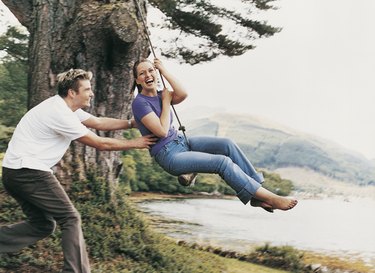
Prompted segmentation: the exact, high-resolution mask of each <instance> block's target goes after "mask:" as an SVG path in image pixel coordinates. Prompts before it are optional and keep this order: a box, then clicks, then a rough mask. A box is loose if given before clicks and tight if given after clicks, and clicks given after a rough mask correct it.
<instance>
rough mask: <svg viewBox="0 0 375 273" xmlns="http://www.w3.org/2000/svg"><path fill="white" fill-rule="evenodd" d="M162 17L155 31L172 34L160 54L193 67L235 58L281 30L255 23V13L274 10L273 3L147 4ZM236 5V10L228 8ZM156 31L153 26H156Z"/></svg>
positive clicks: (164, 0)
mask: <svg viewBox="0 0 375 273" xmlns="http://www.w3.org/2000/svg"><path fill="white" fill-rule="evenodd" d="M149 2H150V4H151V5H152V6H154V7H156V8H157V9H158V10H160V11H161V12H162V13H163V15H164V21H163V23H160V24H159V25H158V27H160V28H164V29H165V28H167V29H169V30H174V31H175V32H174V33H175V34H174V35H173V34H172V35H170V36H169V39H168V38H163V40H162V41H161V43H160V46H161V47H162V48H161V50H162V54H163V55H164V56H167V57H170V58H179V59H183V60H184V61H185V62H188V63H191V64H195V63H199V62H203V61H210V60H212V59H214V58H216V57H218V56H220V55H225V56H238V55H242V54H243V53H245V52H246V51H248V50H250V49H253V48H254V45H253V41H254V40H255V39H258V38H261V37H269V36H272V35H273V34H274V33H276V32H279V31H280V28H277V27H273V26H270V25H268V24H267V23H266V22H264V21H259V20H255V16H256V15H257V13H259V12H261V11H264V10H269V9H274V8H275V7H274V6H272V5H271V2H274V0H231V1H230V3H228V2H229V1H224V2H225V4H221V5H220V1H217V0H198V1H192V0H150V1H149ZM232 5H235V6H236V7H237V8H235V9H234V8H227V7H226V6H232ZM155 27H156V26H155Z"/></svg>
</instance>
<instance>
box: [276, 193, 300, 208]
mask: <svg viewBox="0 0 375 273" xmlns="http://www.w3.org/2000/svg"><path fill="white" fill-rule="evenodd" d="M297 203H298V201H297V200H296V199H292V198H288V197H283V196H277V195H276V196H274V197H272V198H271V199H270V200H269V204H270V205H271V206H272V208H274V209H280V210H289V209H292V208H294V207H295V206H296V205H297Z"/></svg>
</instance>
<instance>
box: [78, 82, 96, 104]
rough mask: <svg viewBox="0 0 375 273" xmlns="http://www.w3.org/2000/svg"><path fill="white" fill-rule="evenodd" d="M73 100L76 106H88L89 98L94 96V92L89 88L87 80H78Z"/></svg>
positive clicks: (89, 84)
mask: <svg viewBox="0 0 375 273" xmlns="http://www.w3.org/2000/svg"><path fill="white" fill-rule="evenodd" d="M75 94H76V95H75V97H74V102H75V105H77V106H78V108H85V107H89V106H90V102H91V99H92V98H93V97H94V93H93V92H92V89H91V83H90V81H89V80H80V81H79V88H78V92H75Z"/></svg>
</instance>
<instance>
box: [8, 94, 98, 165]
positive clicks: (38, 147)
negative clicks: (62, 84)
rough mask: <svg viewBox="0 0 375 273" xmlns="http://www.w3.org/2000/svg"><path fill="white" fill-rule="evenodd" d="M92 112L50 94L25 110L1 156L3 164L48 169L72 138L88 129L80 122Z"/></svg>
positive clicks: (83, 133) (80, 135)
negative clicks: (73, 107)
mask: <svg viewBox="0 0 375 273" xmlns="http://www.w3.org/2000/svg"><path fill="white" fill-rule="evenodd" d="M90 117H91V114H89V113H87V112H85V111H83V110H81V109H78V110H77V111H75V112H73V111H72V110H71V109H70V108H69V107H68V105H67V104H66V102H65V101H64V100H63V99H62V98H61V97H60V96H59V95H56V96H53V97H51V98H49V99H46V100H45V101H43V102H41V103H40V104H38V105H37V106H35V107H34V108H32V109H31V110H30V111H28V112H27V113H26V114H25V115H24V116H23V118H22V119H21V120H20V122H19V123H18V125H17V127H16V129H15V131H14V133H13V136H12V139H11V140H10V142H9V144H8V149H7V151H6V153H5V156H4V159H3V167H6V168H10V169H20V168H29V169H35V170H41V171H51V168H52V167H53V166H54V165H56V163H57V162H59V161H60V159H61V158H62V157H63V156H64V154H65V152H66V150H67V149H68V147H69V145H70V143H71V141H72V140H74V139H77V138H80V137H82V136H84V135H86V134H87V133H88V129H87V128H86V127H85V126H84V125H83V124H82V123H81V122H83V121H85V120H87V119H88V118H90Z"/></svg>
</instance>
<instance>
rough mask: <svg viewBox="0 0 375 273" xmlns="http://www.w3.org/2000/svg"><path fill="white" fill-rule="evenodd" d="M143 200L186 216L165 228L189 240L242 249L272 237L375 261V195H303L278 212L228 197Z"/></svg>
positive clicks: (158, 210) (164, 212)
mask: <svg viewBox="0 0 375 273" xmlns="http://www.w3.org/2000/svg"><path fill="white" fill-rule="evenodd" d="M140 206H141V208H142V209H143V210H146V211H149V212H150V213H151V214H154V215H159V216H163V217H166V218H168V219H172V220H176V221H181V222H178V223H177V224H176V223H174V224H173V226H171V225H169V227H168V229H166V230H164V232H166V233H167V234H168V235H170V236H172V237H175V238H178V239H184V240H187V241H189V242H198V243H202V244H212V245H216V246H221V247H222V248H225V249H233V250H237V251H246V250H249V249H250V248H251V247H252V246H253V245H254V244H256V245H262V244H264V243H266V242H268V243H271V245H290V246H293V247H296V248H298V249H303V250H312V251H317V252H323V253H329V254H335V255H339V256H343V257H353V258H358V257H359V258H361V259H363V260H365V261H366V262H368V263H370V264H372V265H374V267H375V201H374V200H370V199H353V200H347V199H342V198H341V199H339V198H333V199H325V200H300V201H299V203H298V205H297V206H296V207H295V208H294V209H292V210H290V211H287V212H284V211H275V213H268V212H266V211H264V210H262V209H260V208H253V207H250V206H249V205H247V206H245V205H243V204H242V203H241V202H239V201H238V200H223V199H185V200H176V201H151V202H146V203H142V204H140ZM185 222H186V223H185ZM157 225H158V226H160V225H162V224H161V223H157ZM160 227H161V226H160Z"/></svg>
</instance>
